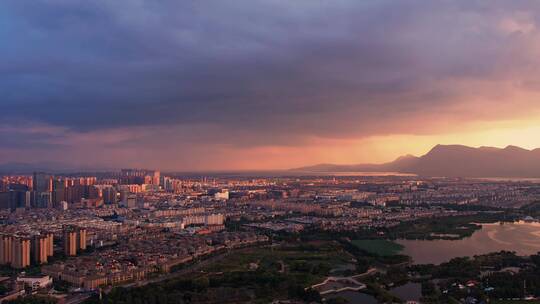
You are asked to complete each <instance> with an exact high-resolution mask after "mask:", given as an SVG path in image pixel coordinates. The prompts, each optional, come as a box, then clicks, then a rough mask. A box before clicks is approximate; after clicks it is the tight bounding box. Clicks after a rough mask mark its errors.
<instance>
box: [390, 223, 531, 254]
mask: <svg viewBox="0 0 540 304" xmlns="http://www.w3.org/2000/svg"><path fill="white" fill-rule="evenodd" d="M397 243H399V244H401V245H403V246H404V247H405V248H404V249H403V251H402V253H403V254H405V255H408V256H410V257H412V259H413V261H414V263H415V264H440V263H443V262H446V261H449V260H450V259H452V258H455V257H463V256H473V255H479V254H486V253H490V252H496V251H501V250H508V251H515V252H516V253H517V254H518V255H531V254H535V253H537V252H539V251H540V223H527V222H515V223H503V224H501V223H493V224H482V229H480V230H477V231H476V232H474V233H473V235H472V236H471V237H469V238H465V239H462V240H431V241H429V240H398V241H397Z"/></svg>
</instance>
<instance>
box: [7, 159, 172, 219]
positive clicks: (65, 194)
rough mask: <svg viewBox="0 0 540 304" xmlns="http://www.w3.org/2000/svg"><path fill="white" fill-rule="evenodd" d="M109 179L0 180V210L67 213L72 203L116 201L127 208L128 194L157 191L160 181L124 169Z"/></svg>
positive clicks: (154, 174) (155, 174) (37, 175)
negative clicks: (56, 209) (57, 210)
mask: <svg viewBox="0 0 540 304" xmlns="http://www.w3.org/2000/svg"><path fill="white" fill-rule="evenodd" d="M111 176H113V177H115V178H109V179H103V180H100V181H99V183H98V179H97V177H95V176H90V177H88V176H86V177H66V176H62V177H55V176H53V175H51V174H48V173H44V172H34V174H33V175H32V176H7V177H3V178H2V180H0V209H10V210H16V209H18V208H25V209H29V208H58V209H66V208H68V206H69V205H70V204H72V203H82V204H83V205H88V207H98V206H100V205H102V204H116V203H118V202H119V201H121V202H124V203H125V204H126V205H127V202H128V194H130V193H137V192H142V191H147V190H149V189H153V190H159V187H160V183H161V179H162V177H161V175H160V172H159V171H154V170H142V169H123V170H121V171H120V172H118V173H115V174H111ZM83 207H84V206H83Z"/></svg>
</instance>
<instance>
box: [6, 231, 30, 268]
mask: <svg viewBox="0 0 540 304" xmlns="http://www.w3.org/2000/svg"><path fill="white" fill-rule="evenodd" d="M28 266H30V240H29V239H27V238H22V237H15V238H13V246H12V261H11V267H13V268H18V269H21V268H25V267H28Z"/></svg>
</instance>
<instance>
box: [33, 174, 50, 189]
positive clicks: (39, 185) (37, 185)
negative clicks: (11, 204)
mask: <svg viewBox="0 0 540 304" xmlns="http://www.w3.org/2000/svg"><path fill="white" fill-rule="evenodd" d="M32 190H34V191H35V192H38V193H39V192H50V191H52V190H53V179H52V176H51V175H50V174H47V173H43V172H34V175H33V178H32Z"/></svg>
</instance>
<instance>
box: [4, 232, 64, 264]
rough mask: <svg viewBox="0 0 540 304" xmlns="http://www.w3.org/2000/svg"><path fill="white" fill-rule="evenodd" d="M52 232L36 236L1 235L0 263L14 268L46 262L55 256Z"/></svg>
mask: <svg viewBox="0 0 540 304" xmlns="http://www.w3.org/2000/svg"><path fill="white" fill-rule="evenodd" d="M53 241H54V236H53V234H52V233H42V234H38V235H34V236H21V235H17V234H2V235H0V264H1V265H8V266H11V267H13V268H19V269H20V268H25V267H28V266H30V265H31V264H36V265H40V264H45V263H47V261H48V258H49V257H51V256H53V254H54V250H53Z"/></svg>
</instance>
